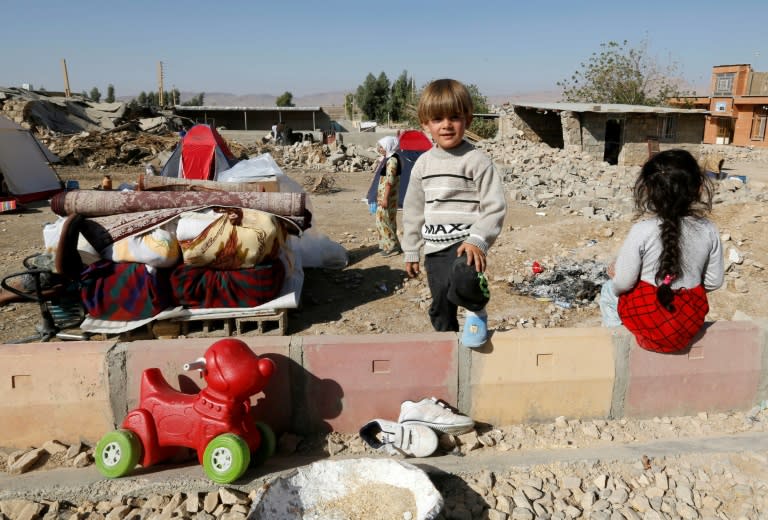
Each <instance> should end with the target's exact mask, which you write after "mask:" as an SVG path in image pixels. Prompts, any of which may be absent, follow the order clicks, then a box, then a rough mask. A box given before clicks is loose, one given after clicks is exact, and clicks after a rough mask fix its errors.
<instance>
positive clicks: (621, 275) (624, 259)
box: [612, 225, 644, 296]
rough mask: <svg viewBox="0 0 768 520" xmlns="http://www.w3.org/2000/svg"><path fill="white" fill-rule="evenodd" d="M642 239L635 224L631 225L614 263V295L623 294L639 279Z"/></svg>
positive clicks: (641, 263) (641, 261) (641, 262)
mask: <svg viewBox="0 0 768 520" xmlns="http://www.w3.org/2000/svg"><path fill="white" fill-rule="evenodd" d="M643 247H644V245H643V240H642V237H641V236H640V233H639V232H638V227H637V225H635V226H632V228H631V229H630V230H629V233H628V234H627V238H626V239H624V243H623V244H622V245H621V249H619V254H618V256H617V257H616V263H615V264H614V269H615V273H614V275H613V278H612V280H613V292H614V293H615V294H616V296H618V295H620V294H623V293H625V292H627V291H629V290H630V289H632V288H633V287H634V286H635V285H637V281H638V280H639V279H640V270H641V269H642V266H643Z"/></svg>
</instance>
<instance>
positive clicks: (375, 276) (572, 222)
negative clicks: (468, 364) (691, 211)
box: [0, 161, 768, 342]
mask: <svg viewBox="0 0 768 520" xmlns="http://www.w3.org/2000/svg"><path fill="white" fill-rule="evenodd" d="M56 170H57V173H58V174H59V176H60V177H61V179H62V180H63V181H67V180H77V181H78V182H79V184H80V187H81V188H84V189H88V188H95V187H97V186H99V185H100V182H101V179H102V177H103V176H104V174H105V173H108V174H109V175H111V177H112V181H113V185H114V186H119V185H120V184H122V183H135V182H136V181H137V180H138V176H139V175H140V174H142V173H144V167H143V165H136V166H115V167H110V168H104V169H88V168H85V167H81V166H60V167H57V168H56ZM284 172H285V173H286V174H287V175H288V176H289V177H291V178H293V179H294V180H296V181H297V182H299V183H300V184H301V185H304V186H307V185H310V186H311V185H313V183H314V184H316V185H317V184H320V183H321V176H323V175H324V176H326V177H327V178H328V179H326V181H323V182H326V183H327V182H329V179H332V183H333V189H329V190H319V191H318V192H317V193H310V204H311V206H312V211H313V219H314V225H316V226H317V228H318V229H319V230H320V231H321V232H322V233H324V234H326V235H328V236H329V237H330V238H331V239H332V240H334V241H336V242H338V243H340V244H341V245H342V246H344V248H345V249H346V250H347V252H348V256H349V263H348V265H347V266H346V267H345V268H344V269H341V270H336V269H306V271H305V282H304V289H303V293H302V300H301V305H300V307H299V308H298V309H293V310H290V311H289V315H288V328H287V332H286V334H288V335H317V334H340V335H347V334H380V333H418V332H424V331H427V330H431V325H430V323H429V319H428V316H427V308H428V306H429V302H430V293H429V288H428V286H427V284H426V277H425V276H424V275H422V276H421V277H420V278H416V279H408V277H407V275H406V274H405V270H404V265H403V257H402V255H400V256H394V257H389V258H384V257H382V256H380V255H379V254H378V246H377V240H376V232H375V225H374V219H373V216H372V215H370V214H369V211H368V206H367V204H365V203H364V202H363V199H364V198H365V195H366V192H367V190H368V187H369V185H370V182H371V180H372V177H373V172H372V171H363V172H335V173H330V174H329V173H322V172H319V171H317V170H312V169H307V168H292V167H285V168H284ZM740 172H748V173H749V175H750V178H755V179H759V178H760V177H759V176H760V175H766V172H768V162H760V163H757V162H754V161H752V162H748V163H734V164H732V165H730V168H729V169H728V173H729V174H731V175H738V174H739V173H740ZM56 218H57V217H56V215H54V214H53V213H52V212H51V210H50V208H49V207H48V204H47V202H40V203H35V204H30V205H28V206H27V208H26V210H25V211H22V212H18V213H6V214H0V236H1V237H2V241H1V242H0V274H1V275H7V274H10V273H13V272H17V271H21V270H23V266H22V260H23V259H24V258H25V257H27V256H30V255H33V254H36V253H39V252H41V251H42V250H43V235H42V228H43V225H44V224H45V223H48V222H53V221H54V220H55V219H56ZM401 218H402V214H401V213H399V214H398V223H399V225H400V227H401V224H402V221H401ZM712 219H713V220H714V221H715V222H716V223H717V225H718V227H719V228H720V231H721V233H722V235H723V237H724V239H727V240H726V241H724V244H723V246H724V251H725V254H726V255H728V254H729V250H730V249H731V248H734V249H736V250H737V251H738V252H739V254H740V256H741V258H740V260H739V261H740V262H741V263H740V264H734V265H733V266H732V269H731V270H730V272H729V273H728V275H727V277H726V284H725V285H724V287H723V288H721V289H719V290H717V291H714V292H713V293H710V295H709V297H710V314H709V316H708V319H709V320H718V319H719V320H730V319H733V318H734V316H735V315H737V311H738V313H739V314H738V315H737V316H742V317H743V316H744V315H746V316H749V317H752V318H759V317H765V316H766V310H765V309H767V308H768V291H767V290H766V289H767V288H768V273H766V271H765V265H766V260H768V244H766V242H765V241H764V240H763V239H762V237H763V236H764V227H765V222H766V220H767V219H768V216H767V215H766V210H765V206H764V203H763V202H761V201H752V202H739V203H729V202H727V201H726V202H724V203H720V204H716V205H715V207H714V210H713V213H712ZM631 224H632V222H631V220H629V219H623V220H619V221H615V222H606V221H600V220H596V219H590V218H586V217H584V216H583V215H579V214H568V215H563V214H558V213H557V212H555V211H547V212H545V211H539V210H537V209H536V208H534V207H532V206H530V205H525V204H522V203H518V202H514V201H512V202H510V203H509V209H508V213H507V217H506V220H505V224H504V229H503V231H502V233H501V235H500V236H499V238H498V240H497V241H496V243H495V244H494V246H493V247H492V248H491V250H490V252H489V255H488V260H489V268H488V273H487V274H488V277H489V281H490V289H491V300H490V303H489V305H488V311H489V327H490V328H491V329H492V330H496V331H503V330H509V329H514V328H529V327H592V326H600V312H599V308H598V306H597V304H596V303H594V302H593V301H589V299H588V298H587V299H584V300H583V301H579V302H569V303H572V304H571V305H568V306H565V305H558V304H557V303H558V302H557V301H555V300H556V298H547V297H543V298H542V297H538V298H537V297H536V296H535V295H532V294H529V293H528V294H527V293H525V291H521V290H520V287H521V286H523V285H525V284H527V283H532V282H533V280H534V277H535V275H534V273H533V271H532V265H533V263H534V262H538V263H539V264H540V266H541V268H542V270H543V272H542V276H544V277H546V276H549V275H551V274H552V273H553V272H555V271H557V270H558V269H562V268H563V266H573V265H576V266H578V265H579V264H584V265H586V264H587V263H589V265H590V266H591V267H590V270H591V271H593V272H597V273H598V274H597V275H596V278H598V279H599V278H600V277H599V270H600V266H601V265H607V264H608V263H609V262H610V260H611V258H612V257H613V255H614V254H615V252H616V251H617V250H618V248H619V246H620V244H621V242H622V240H623V238H624V237H625V236H626V233H627V231H628V229H629V227H630V226H631ZM574 303H575V304H574ZM39 319H40V310H39V307H38V305H37V304H36V303H32V302H30V303H16V304H11V305H7V306H5V307H0V341H3V342H8V341H13V340H17V339H20V338H24V337H28V336H33V335H35V334H36V330H35V325H36V324H37V322H38V321H39ZM247 334H258V332H257V331H255V332H254V331H251V332H248V333H247Z"/></svg>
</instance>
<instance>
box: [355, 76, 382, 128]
mask: <svg viewBox="0 0 768 520" xmlns="http://www.w3.org/2000/svg"><path fill="white" fill-rule="evenodd" d="M389 91H390V88H389V79H388V78H387V75H386V74H384V72H382V73H381V74H379V77H378V78H376V77H374V75H373V74H371V73H368V75H367V76H366V77H365V81H364V82H363V84H362V85H360V86H358V87H357V92H356V93H355V97H356V98H357V106H358V107H360V110H362V112H363V114H365V117H367V118H368V119H374V120H376V121H385V120H386V119H387V116H388V113H389Z"/></svg>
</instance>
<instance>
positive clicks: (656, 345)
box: [618, 281, 709, 353]
mask: <svg viewBox="0 0 768 520" xmlns="http://www.w3.org/2000/svg"><path fill="white" fill-rule="evenodd" d="M674 293H675V296H674V298H673V300H672V305H674V308H675V310H674V311H672V312H670V311H668V310H667V309H665V308H664V307H662V306H661V304H659V301H658V300H657V299H656V287H655V286H654V285H651V284H649V283H647V282H643V281H640V282H639V283H638V284H637V286H635V288H634V289H632V290H631V291H629V292H628V293H625V294H622V295H620V296H619V306H618V311H619V316H620V317H621V322H622V324H623V325H624V326H625V327H626V328H627V329H629V330H630V331H631V332H632V333H633V334H634V335H635V338H636V339H637V344H638V345H640V346H641V347H642V348H644V349H646V350H651V351H653V352H663V353H675V352H680V351H683V350H685V349H686V348H687V347H688V345H690V343H691V341H692V340H693V338H694V336H696V334H697V333H698V332H699V331H700V330H701V327H702V326H703V325H704V318H705V317H706V315H707V313H708V312H709V303H708V302H707V293H706V291H705V290H704V287H703V286H701V285H699V286H696V287H694V288H693V289H678V290H676V291H674Z"/></svg>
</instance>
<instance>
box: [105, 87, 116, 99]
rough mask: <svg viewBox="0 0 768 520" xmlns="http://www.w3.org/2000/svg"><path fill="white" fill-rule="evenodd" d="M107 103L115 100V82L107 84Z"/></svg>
mask: <svg viewBox="0 0 768 520" xmlns="http://www.w3.org/2000/svg"><path fill="white" fill-rule="evenodd" d="M104 101H106V102H107V103H114V102H115V86H114V85H113V84H111V83H110V84H109V85H107V97H105V98H104Z"/></svg>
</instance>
